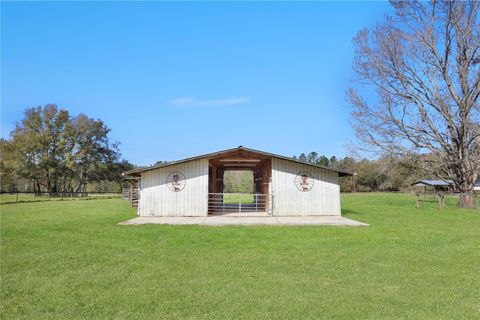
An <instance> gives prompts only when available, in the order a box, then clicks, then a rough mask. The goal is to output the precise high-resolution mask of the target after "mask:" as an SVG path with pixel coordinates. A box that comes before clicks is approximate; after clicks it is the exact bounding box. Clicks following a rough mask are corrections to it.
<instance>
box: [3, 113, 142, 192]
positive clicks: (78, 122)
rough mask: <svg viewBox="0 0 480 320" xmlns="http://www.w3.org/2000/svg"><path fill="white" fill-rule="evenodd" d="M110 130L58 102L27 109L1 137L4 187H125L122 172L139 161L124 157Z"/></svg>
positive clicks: (74, 189)
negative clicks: (8, 133)
mask: <svg viewBox="0 0 480 320" xmlns="http://www.w3.org/2000/svg"><path fill="white" fill-rule="evenodd" d="M109 132H110V129H109V128H108V127H107V126H106V125H105V123H104V122H103V121H101V120H98V119H92V118H89V117H87V116H86V115H84V114H79V115H76V116H72V115H71V114H70V113H69V111H67V110H65V109H59V108H58V107H57V106H56V105H54V104H48V105H46V106H44V107H41V106H40V107H34V108H29V109H27V110H26V111H25V112H24V117H23V119H22V120H21V121H20V122H19V123H18V124H17V125H16V127H15V129H14V130H13V131H12V132H11V133H10V137H9V138H8V139H1V141H0V148H1V149H0V151H1V154H0V174H1V190H2V191H27V192H87V191H120V190H119V189H120V188H121V183H122V177H121V173H122V172H123V171H125V170H129V169H132V168H133V165H132V164H130V163H128V162H127V161H125V160H121V159H120V152H119V150H118V143H117V142H112V141H111V139H110V138H109ZM87 186H88V187H90V189H89V188H87ZM92 188H93V189H96V190H92ZM107 189H109V190H107Z"/></svg>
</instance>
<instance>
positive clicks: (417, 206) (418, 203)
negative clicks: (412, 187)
mask: <svg viewBox="0 0 480 320" xmlns="http://www.w3.org/2000/svg"><path fill="white" fill-rule="evenodd" d="M415 207H416V208H417V209H420V194H419V193H417V203H416V206H415Z"/></svg>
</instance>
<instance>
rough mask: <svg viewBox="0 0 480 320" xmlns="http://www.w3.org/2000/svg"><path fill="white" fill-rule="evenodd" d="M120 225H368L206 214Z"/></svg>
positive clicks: (136, 220) (314, 218)
mask: <svg viewBox="0 0 480 320" xmlns="http://www.w3.org/2000/svg"><path fill="white" fill-rule="evenodd" d="M119 224H121V225H141V224H170V225H203V226H229V225H243V226H253V225H269V226H308V225H315V226H352V227H368V226H369V225H368V224H366V223H363V222H359V221H355V220H352V219H347V218H344V217H342V216H305V217H272V216H263V217H258V216H250V217H248V216H247V217H238V216H233V217H232V216H208V217H136V218H133V219H130V220H127V221H123V222H120V223H119Z"/></svg>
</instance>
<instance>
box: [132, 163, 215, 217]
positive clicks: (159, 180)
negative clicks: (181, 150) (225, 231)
mask: <svg viewBox="0 0 480 320" xmlns="http://www.w3.org/2000/svg"><path fill="white" fill-rule="evenodd" d="M175 171H178V172H181V173H183V175H184V176H185V181H186V184H185V187H184V189H183V190H182V191H179V192H174V191H172V190H170V188H169V187H168V185H167V183H166V181H167V177H168V176H169V175H170V173H172V172H175ZM207 194H208V160H207V159H199V160H194V161H188V162H184V163H180V164H177V165H172V166H167V167H163V168H158V169H155V170H150V171H146V172H143V173H142V179H141V185H140V202H139V206H138V215H140V216H170V217H180V216H206V215H207V211H208V210H207V209H208V208H207V196H208V195H207Z"/></svg>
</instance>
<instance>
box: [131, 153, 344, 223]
mask: <svg viewBox="0 0 480 320" xmlns="http://www.w3.org/2000/svg"><path fill="white" fill-rule="evenodd" d="M229 170H248V171H251V172H252V174H253V184H254V185H253V190H254V193H252V194H228V193H224V179H223V177H224V174H225V172H226V171H229ZM124 175H125V176H126V177H128V178H130V179H131V180H134V181H138V182H137V183H136V185H137V187H138V196H139V199H138V215H139V216H165V217H167V216H169V217H182V216H192V217H193V216H207V215H273V216H323V215H328V216H339V215H340V214H341V211H340V186H339V177H342V176H351V175H353V173H352V172H349V171H344V170H336V169H332V168H327V167H322V166H318V165H314V164H309V163H305V162H302V161H299V160H296V159H292V158H288V157H284V156H280V155H275V154H271V153H267V152H263V151H258V150H253V149H249V148H245V147H242V146H240V147H238V148H234V149H229V150H224V151H219V152H214V153H209V154H205V155H200V156H196V157H192V158H188V159H183V160H179V161H173V162H169V163H165V164H160V165H155V166H151V167H144V168H138V169H134V170H130V171H127V172H125V173H124Z"/></svg>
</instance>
